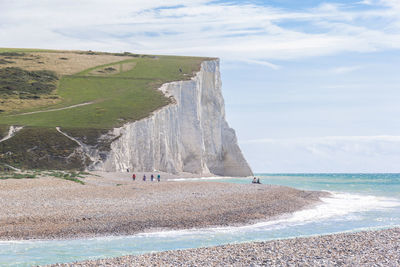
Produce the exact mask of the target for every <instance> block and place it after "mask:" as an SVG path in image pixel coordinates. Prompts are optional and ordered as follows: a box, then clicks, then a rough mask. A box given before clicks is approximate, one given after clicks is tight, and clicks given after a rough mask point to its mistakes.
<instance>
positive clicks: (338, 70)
mask: <svg viewBox="0 0 400 267" xmlns="http://www.w3.org/2000/svg"><path fill="white" fill-rule="evenodd" d="M359 69H362V66H342V67H336V68H333V69H332V72H333V73H335V74H345V73H350V72H354V71H357V70H359Z"/></svg>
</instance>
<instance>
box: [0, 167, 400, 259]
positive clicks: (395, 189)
mask: <svg viewBox="0 0 400 267" xmlns="http://www.w3.org/2000/svg"><path fill="white" fill-rule="evenodd" d="M256 176H257V177H259V178H260V180H261V183H263V184H275V185H284V186H290V187H294V188H298V189H303V190H322V191H327V192H330V193H331V194H332V196H331V197H325V198H323V199H322V200H323V202H322V203H321V204H320V205H317V206H315V207H312V208H308V209H305V210H301V211H298V212H295V213H293V214H290V215H286V216H282V217H279V218H276V219H275V220H272V221H265V222H258V223H255V224H250V225H245V226H236V227H213V228H204V229H190V230H174V231H161V232H151V233H142V234H136V235H132V236H108V237H98V238H88V239H74V240H51V241H49V240H35V241H32V240H26V241H0V266H31V265H40V264H51V263H65V262H73V261H80V260H87V259H97V258H108V257H116V256H122V255H128V254H143V253H149V252H156V251H165V250H175V249H186V248H197V247H205V246H215V245H222V244H227V243H242V242H251V241H268V240H275V239H286V238H294V237H307V236H315V235H326V234H333V233H342V232H357V231H364V230H377V229H386V228H391V227H399V226H400V174H394V173H379V174H372V173H368V174H361V173H360V174H358V173H352V174H306V173H304V174H257V175H256ZM183 180H185V181H218V182H224V183H241V184H248V183H251V181H252V178H248V177H247V178H230V177H208V178H188V179H176V180H175V181H176V182H179V181H183ZM254 186H257V185H254Z"/></svg>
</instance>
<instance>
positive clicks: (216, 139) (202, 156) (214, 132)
mask: <svg viewBox="0 0 400 267" xmlns="http://www.w3.org/2000/svg"><path fill="white" fill-rule="evenodd" d="M160 90H162V91H163V92H164V93H165V94H166V95H167V96H172V97H173V98H174V103H172V104H170V105H168V106H166V107H163V108H161V109H160V110H157V111H155V112H154V113H153V114H152V115H151V116H150V117H148V118H145V119H142V120H140V121H136V122H132V123H128V124H125V125H124V126H122V127H120V128H116V129H114V130H113V133H112V134H113V135H114V136H120V137H119V138H118V139H116V140H115V141H114V142H113V143H112V144H111V151H110V153H109V154H108V155H107V157H106V158H105V159H103V160H101V161H98V162H97V163H95V164H93V165H92V167H91V168H92V169H95V170H103V171H125V170H126V169H130V170H131V171H164V172H169V173H178V172H190V173H198V174H210V173H211V174H216V175H224V176H249V175H252V171H251V169H250V167H249V165H248V164H247V162H246V160H245V159H244V157H243V155H242V152H241V151H240V148H239V146H238V144H237V139H236V135H235V131H234V130H233V129H231V128H229V126H228V123H227V122H226V120H225V107H224V99H223V97H222V93H221V79H220V73H219V61H218V60H210V61H205V62H203V63H202V64H201V69H200V71H199V72H198V73H197V74H196V75H195V76H194V77H193V78H192V79H191V80H188V81H178V82H171V83H167V84H164V85H163V86H162V87H161V88H160Z"/></svg>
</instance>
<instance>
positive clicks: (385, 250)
mask: <svg viewBox="0 0 400 267" xmlns="http://www.w3.org/2000/svg"><path fill="white" fill-rule="evenodd" d="M52 266H65V267H67V266H68V267H70V266H71V267H72V266H357V267H358V266H393V267H395V266H400V228H394V229H388V230H381V231H366V232H360V233H344V234H336V235H326V236H317V237H309V238H295V239H287V240H277V241H270V242H253V243H243V244H233V245H225V246H217V247H209V248H198V249H187V250H176V251H166V252H160V253H152V254H146V255H141V256H125V257H118V258H113V259H102V260H93V261H84V262H78V263H70V264H56V265H52Z"/></svg>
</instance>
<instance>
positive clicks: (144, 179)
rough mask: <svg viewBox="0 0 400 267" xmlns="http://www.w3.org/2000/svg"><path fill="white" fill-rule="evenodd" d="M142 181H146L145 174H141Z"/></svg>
mask: <svg viewBox="0 0 400 267" xmlns="http://www.w3.org/2000/svg"><path fill="white" fill-rule="evenodd" d="M143 181H144V182H146V174H143Z"/></svg>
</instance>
